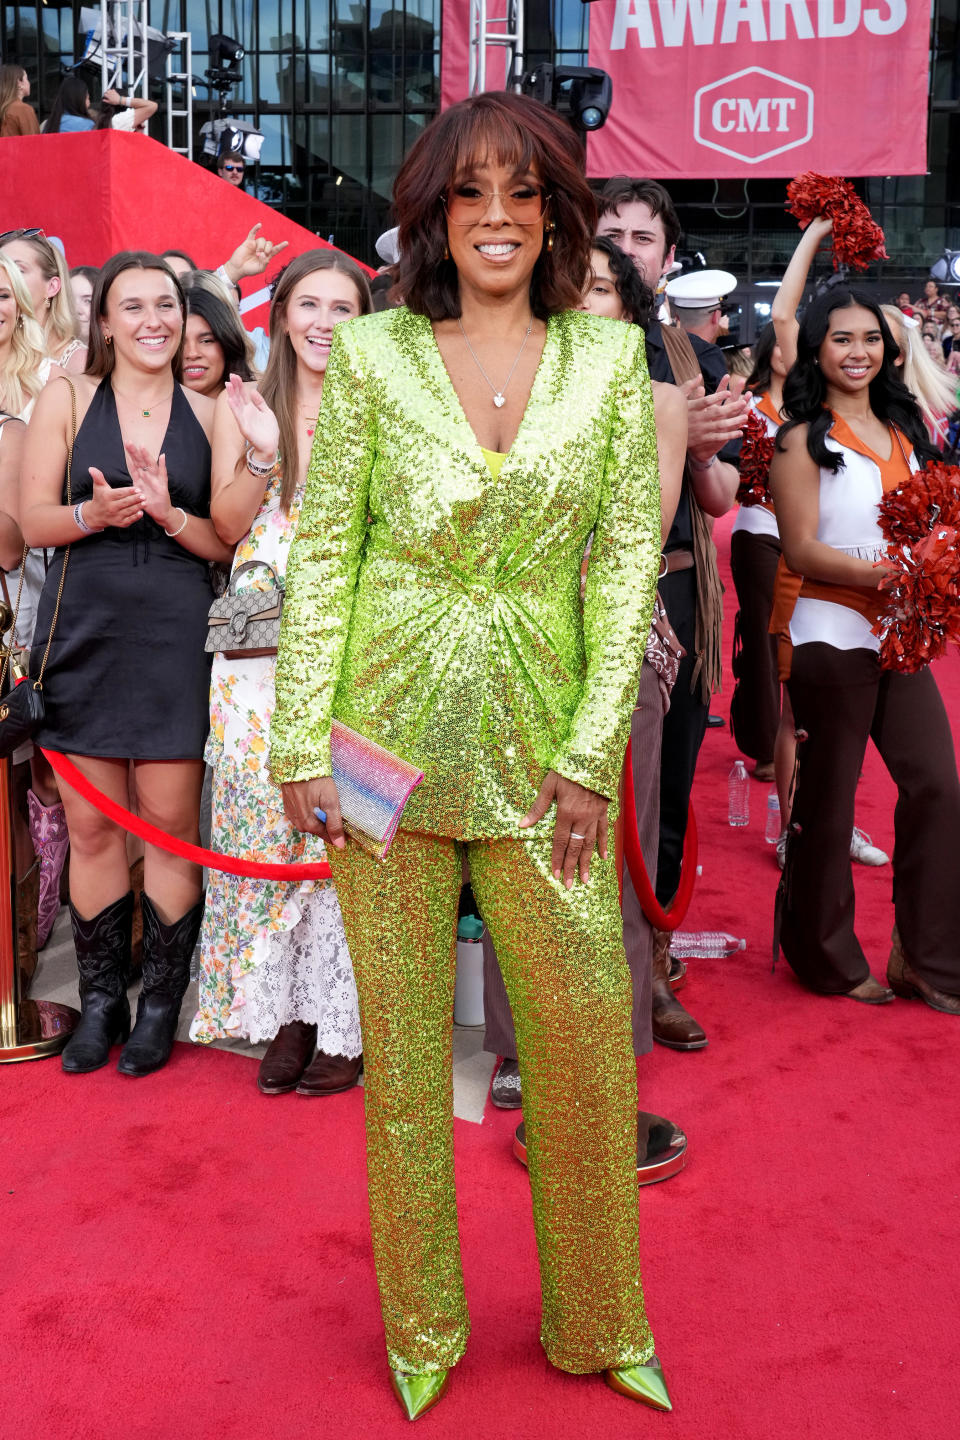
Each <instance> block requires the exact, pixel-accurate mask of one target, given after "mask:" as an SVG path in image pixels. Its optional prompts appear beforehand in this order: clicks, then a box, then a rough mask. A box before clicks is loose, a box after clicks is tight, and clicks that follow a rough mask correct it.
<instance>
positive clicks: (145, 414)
mask: <svg viewBox="0 0 960 1440" xmlns="http://www.w3.org/2000/svg"><path fill="white" fill-rule="evenodd" d="M140 414H141V415H142V416H143V418H144V420H149V419H150V411H149V410H141V411H140Z"/></svg>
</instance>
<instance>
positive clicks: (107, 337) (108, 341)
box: [103, 335, 113, 345]
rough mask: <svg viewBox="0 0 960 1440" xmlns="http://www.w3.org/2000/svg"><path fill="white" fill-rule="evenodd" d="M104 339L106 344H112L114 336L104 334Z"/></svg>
mask: <svg viewBox="0 0 960 1440" xmlns="http://www.w3.org/2000/svg"><path fill="white" fill-rule="evenodd" d="M103 339H104V344H106V345H112V344H113V336H112V335H104V337H103Z"/></svg>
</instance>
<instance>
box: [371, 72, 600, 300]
mask: <svg viewBox="0 0 960 1440" xmlns="http://www.w3.org/2000/svg"><path fill="white" fill-rule="evenodd" d="M486 157H489V159H490V160H491V161H493V162H495V163H496V164H498V165H511V166H515V167H516V169H517V171H518V172H519V171H523V170H528V169H530V168H531V167H532V166H536V168H537V171H538V172H539V175H540V183H541V184H542V185H543V188H544V190H545V191H546V193H547V194H548V195H549V196H550V199H549V201H548V202H547V208H546V210H545V212H544V221H545V226H549V225H553V227H554V229H553V231H552V232H551V234H550V240H552V247H551V245H550V243H549V241H548V240H547V238H546V236H545V237H544V244H543V248H542V250H541V252H540V255H539V257H538V259H537V263H536V265H535V266H534V269H533V275H532V277H531V280H530V304H531V306H532V308H533V313H534V314H535V315H536V316H537V318H538V319H540V320H545V319H547V317H548V316H549V315H555V314H557V313H558V312H559V311H561V310H575V309H576V308H577V306H578V305H579V304H580V296H581V293H582V291H583V285H584V281H585V280H586V278H587V274H588V271H589V269H590V246H591V243H592V239H593V232H594V229H595V228H596V227H595V223H594V222H595V220H596V214H597V206H596V201H595V199H594V196H593V192H592V190H591V189H590V187H589V185H588V184H587V182H586V178H585V177H584V173H583V148H582V146H581V144H580V141H579V140H578V139H577V137H576V135H575V134H574V132H573V130H572V129H571V127H570V126H569V125H568V124H567V122H566V121H565V120H561V119H560V117H559V116H558V115H557V114H556V112H555V111H553V110H550V109H548V107H547V106H546V105H542V104H541V103H540V101H539V100H532V99H531V98H530V97H529V96H527V95H517V94H516V93H515V92H514V91H512V90H502V91H499V90H498V91H487V92H486V93H485V94H483V95H472V96H471V97H470V99H469V100H461V101H460V102H459V103H458V104H456V105H451V106H450V107H449V109H447V110H444V111H443V112H442V113H441V114H440V115H438V116H437V117H436V119H435V120H432V121H431V122H430V124H429V125H428V126H427V128H426V130H424V132H423V134H422V135H421V136H420V137H419V139H418V140H417V141H416V142H415V144H414V145H413V147H412V148H411V150H410V153H409V154H408V155H407V157H406V159H405V160H404V162H403V164H402V165H401V167H400V172H399V174H398V175H397V178H396V182H395V184H394V187H393V201H394V210H395V211H396V217H397V226H398V229H399V235H398V241H399V247H400V261H399V264H398V265H397V271H396V275H397V287H398V289H399V291H400V294H401V295H402V296H403V298H404V303H405V304H406V305H407V306H409V308H410V309H411V310H413V311H414V312H415V313H416V314H418V315H427V316H429V318H430V319H431V320H446V319H452V318H454V317H456V316H458V315H459V314H460V287H459V281H458V277H457V267H456V265H454V263H453V261H452V260H451V259H450V258H449V255H448V252H447V217H446V212H445V210H444V199H445V196H446V194H447V191H448V190H449V188H450V186H451V185H452V184H453V183H454V181H455V180H456V177H457V175H458V174H459V173H462V172H463V171H464V170H465V169H466V168H467V166H469V165H470V164H472V163H476V162H477V161H480V160H483V159H484V158H486Z"/></svg>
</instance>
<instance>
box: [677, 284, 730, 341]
mask: <svg viewBox="0 0 960 1440" xmlns="http://www.w3.org/2000/svg"><path fill="white" fill-rule="evenodd" d="M736 288H737V278H736V276H735V275H731V274H730V272H729V271H728V270H691V271H690V272H689V273H688V274H686V275H677V276H676V278H675V279H673V280H670V281H668V282H667V299H668V300H669V301H670V310H671V313H672V314H673V316H674V319H675V320H676V321H677V323H678V324H679V325H682V326H683V328H684V330H685V331H686V332H687V334H688V335H698V336H699V337H700V339H701V340H706V342H707V344H709V345H716V343H717V337H718V336H719V334H720V332H721V330H722V328H723V302H724V299H725V298H726V296H727V295H729V294H730V293H731V291H733V290H735V289H736Z"/></svg>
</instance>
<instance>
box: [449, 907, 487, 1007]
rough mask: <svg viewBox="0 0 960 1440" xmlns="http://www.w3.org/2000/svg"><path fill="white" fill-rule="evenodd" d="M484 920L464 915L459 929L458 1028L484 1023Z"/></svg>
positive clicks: (456, 1004) (454, 1005) (455, 1004)
mask: <svg viewBox="0 0 960 1440" xmlns="http://www.w3.org/2000/svg"><path fill="white" fill-rule="evenodd" d="M482 939H483V921H482V920H481V919H480V917H479V915H464V916H463V918H462V919H461V921H460V923H459V924H458V926H457V985H456V989H455V990H454V992H453V1020H454V1024H455V1025H482V1024H483V944H482V943H481V942H482Z"/></svg>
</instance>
